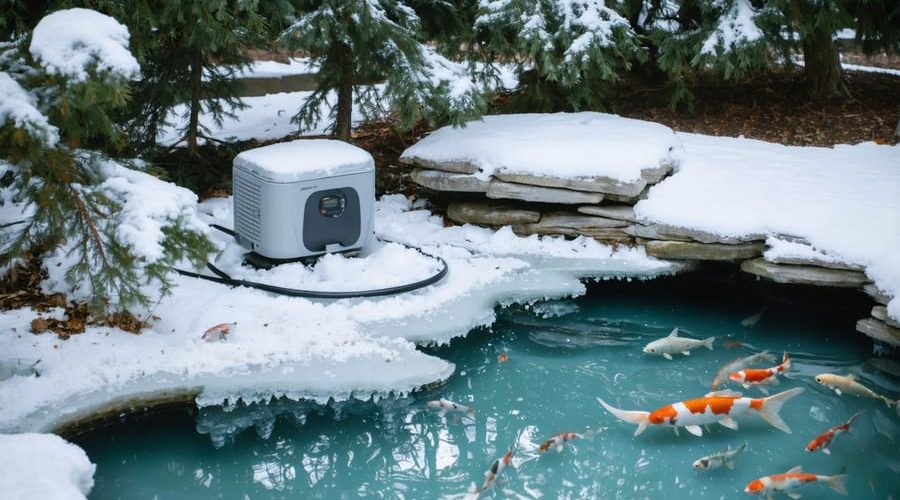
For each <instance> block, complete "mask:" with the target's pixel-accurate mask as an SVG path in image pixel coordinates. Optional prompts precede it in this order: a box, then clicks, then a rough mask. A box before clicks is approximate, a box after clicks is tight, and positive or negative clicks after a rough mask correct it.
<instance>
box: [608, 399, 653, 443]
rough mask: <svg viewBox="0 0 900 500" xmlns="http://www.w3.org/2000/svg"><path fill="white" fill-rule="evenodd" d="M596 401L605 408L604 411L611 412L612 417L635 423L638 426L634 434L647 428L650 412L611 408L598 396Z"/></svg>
mask: <svg viewBox="0 0 900 500" xmlns="http://www.w3.org/2000/svg"><path fill="white" fill-rule="evenodd" d="M597 401H599V402H600V404H601V405H602V406H603V407H604V408H606V411H608V412H610V413H612V414H613V416H614V417H616V418H618V419H619V420H621V421H623V422H628V423H630V424H636V425H637V426H638V428H637V429H636V430H635V431H634V435H635V436H638V435H640V434H641V433H642V432H644V431H645V430H647V426H648V425H650V412H649V411H625V410H620V409H618V408H613V407H612V406H610V405H608V404H606V401H603V400H602V399H600V398H597Z"/></svg>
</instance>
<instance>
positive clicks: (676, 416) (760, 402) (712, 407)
mask: <svg viewBox="0 0 900 500" xmlns="http://www.w3.org/2000/svg"><path fill="white" fill-rule="evenodd" d="M801 392H803V388H802V387H795V388H793V389H790V390H787V391H784V392H780V393H778V394H775V395H774V396H769V397H766V398H745V397H741V394H740V393H738V392H734V391H717V392H711V393H709V394H707V395H706V396H704V397H702V398H696V399H689V400H687V401H682V402H679V403H672V404H670V405H666V406H663V407H662V408H658V409H656V410H653V411H652V412H650V411H625V410H620V409H618V408H614V407H612V406H610V405H608V404H606V402H605V401H603V400H602V399H600V398H597V401H599V402H600V404H601V405H603V407H604V408H606V411H608V412H610V413H612V414H613V416H615V417H616V418H618V419H619V420H621V421H623V422H629V423H632V424H637V426H638V427H637V429H636V430H635V431H634V435H635V436H637V435H639V434H641V433H642V432H644V431H645V430H646V429H647V426H649V425H668V426H671V427H672V429H674V430H675V433H676V434H678V428H679V427H684V428H685V430H687V431H688V432H690V433H691V434H693V435H695V436H702V435H703V429H702V428H701V427H700V426H701V425H706V424H714V423H718V424H720V425H722V426H723V427H728V428H729V429H732V430H737V429H738V423H737V422H736V421H735V420H734V417H739V416H742V415H747V414H749V413H750V411H751V410H755V411H756V412H757V413H758V414H759V416H760V417H762V419H763V420H765V421H766V422H768V423H770V424H771V425H772V426H773V427H775V428H776V429H778V430H780V431H783V432H786V433H788V434H790V433H791V429H790V427H788V426H787V424H786V423H784V420H782V419H781V415H780V414H779V413H780V412H781V407H782V405H784V403H785V402H786V401H787V400H789V399H791V398H793V397H794V396H796V395H798V394H800V393H801Z"/></svg>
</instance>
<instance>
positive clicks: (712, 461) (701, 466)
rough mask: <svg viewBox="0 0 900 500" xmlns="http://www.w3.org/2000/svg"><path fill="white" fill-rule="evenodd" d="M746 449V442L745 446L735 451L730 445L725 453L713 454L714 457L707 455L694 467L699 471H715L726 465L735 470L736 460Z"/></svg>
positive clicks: (696, 462)
mask: <svg viewBox="0 0 900 500" xmlns="http://www.w3.org/2000/svg"><path fill="white" fill-rule="evenodd" d="M746 449H747V442H746V441H744V444H742V445H740V446H738V447H737V448H735V449H733V450H732V449H731V445H729V446H728V448H727V449H726V450H725V451H720V452H718V453H713V454H712V455H707V456H705V457H703V458H700V459H698V460H695V461H694V463H693V466H694V468H695V469H697V470H713V469H718V468H719V467H721V466H723V465H724V466H725V467H728V469H729V470H734V459H735V458H736V457H737V456H738V455H740V454H741V453H743V452H744V450H746Z"/></svg>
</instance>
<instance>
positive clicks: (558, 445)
mask: <svg viewBox="0 0 900 500" xmlns="http://www.w3.org/2000/svg"><path fill="white" fill-rule="evenodd" d="M583 438H584V435H583V434H579V433H577V432H560V433H559V434H555V435H553V436H551V437H550V439H548V440H546V441H544V443H543V444H542V445H541V447H540V452H541V453H544V452H546V451H547V450H549V449H550V448H553V449H554V450H556V451H557V452H560V451H562V450H563V445H564V444H566V443H567V442H569V441H573V440H575V439H583Z"/></svg>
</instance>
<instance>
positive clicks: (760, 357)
mask: <svg viewBox="0 0 900 500" xmlns="http://www.w3.org/2000/svg"><path fill="white" fill-rule="evenodd" d="M774 361H775V356H774V355H772V353H770V352H769V351H762V352H758V353H756V354H751V355H749V356H745V357H743V358H738V359H735V360H733V361H730V362H728V363H725V365H724V366H722V368H719V371H718V372H717V373H716V377H715V378H714V379H713V381H712V387H711V389H712V390H714V391H715V390H717V389H718V388H719V386H720V385H722V382H724V381H725V379H726V378H727V377H728V375H729V374H731V373H732V372H735V371H738V370H743V369H744V368H747V367H748V366H750V365H756V364H760V363H772V362H774Z"/></svg>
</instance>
